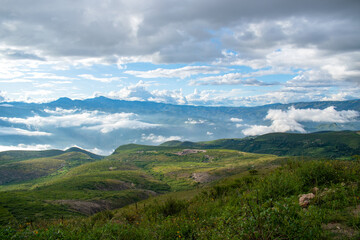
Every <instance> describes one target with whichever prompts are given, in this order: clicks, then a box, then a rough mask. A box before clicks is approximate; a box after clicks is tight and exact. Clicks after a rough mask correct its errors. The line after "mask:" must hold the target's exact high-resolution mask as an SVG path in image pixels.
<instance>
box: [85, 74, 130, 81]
mask: <svg viewBox="0 0 360 240" xmlns="http://www.w3.org/2000/svg"><path fill="white" fill-rule="evenodd" d="M78 76H79V77H81V78H83V79H86V80H93V81H98V82H103V83H110V82H113V81H121V80H122V79H124V78H125V77H102V78H100V77H95V76H93V75H91V74H80V75H78Z"/></svg>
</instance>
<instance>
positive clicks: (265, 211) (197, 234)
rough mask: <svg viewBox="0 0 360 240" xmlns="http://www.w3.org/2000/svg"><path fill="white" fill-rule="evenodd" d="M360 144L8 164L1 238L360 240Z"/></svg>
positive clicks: (326, 142)
mask: <svg viewBox="0 0 360 240" xmlns="http://www.w3.org/2000/svg"><path fill="white" fill-rule="evenodd" d="M305 136H307V138H305ZM359 137H360V135H359V134H358V133H356V132H337V133H328V132H323V133H315V134H308V135H303V134H268V135H264V136H260V137H256V138H247V139H243V140H238V139H224V140H217V141H212V142H201V143H191V142H185V143H181V142H169V143H166V144H164V145H163V146H142V145H136V144H129V145H124V146H120V147H119V148H118V149H116V150H115V152H114V153H113V154H112V155H110V156H108V157H106V158H92V157H91V156H90V155H88V154H87V153H86V152H83V151H78V150H76V149H74V150H70V151H66V152H62V153H61V154H58V155H56V156H52V157H42V158H31V159H24V160H14V161H8V162H2V163H1V164H0V173H1V174H0V181H2V183H3V185H1V186H0V226H1V227H0V239H177V238H179V239H180V238H184V239H359V238H360V186H359V182H360V158H359V156H360V155H359V151H358V150H359V146H360V144H359ZM332 144H333V145H332ZM240 148H241V149H242V148H246V149H250V150H253V151H267V152H271V153H278V154H280V155H292V154H297V155H298V156H293V157H289V156H287V157H285V156H283V157H278V156H277V155H274V154H258V153H248V152H243V151H239V150H238V149H240ZM336 149H337V150H338V152H336V151H335V150H336ZM280 150H282V151H280ZM346 151H348V154H345V153H344V152H346ZM300 152H301V154H300ZM304 152H305V153H306V154H304ZM335 153H336V154H335ZM35 155H36V154H35ZM307 155H311V156H313V157H309V156H307ZM18 156H21V154H19V155H18ZM32 156H33V155H32ZM319 156H320V157H321V158H319ZM326 157H328V159H329V158H330V157H331V158H335V157H336V158H337V159H332V160H323V159H326ZM4 183H5V184H4ZM305 194H307V195H305ZM306 198H308V199H306Z"/></svg>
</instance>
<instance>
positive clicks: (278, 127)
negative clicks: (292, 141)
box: [243, 106, 359, 135]
mask: <svg viewBox="0 0 360 240" xmlns="http://www.w3.org/2000/svg"><path fill="white" fill-rule="evenodd" d="M358 116H359V112H357V111H354V110H347V111H345V110H344V111H336V110H335V108H334V107H333V106H332V107H328V108H325V109H312V108H309V109H295V108H294V107H291V108H289V109H288V110H287V111H283V110H279V109H270V110H269V111H268V114H267V115H266V117H265V119H266V120H271V121H272V123H271V125H270V126H262V125H253V126H250V127H249V128H247V129H244V130H243V133H244V134H245V135H260V134H265V133H270V132H288V131H296V132H301V133H305V132H306V130H305V129H304V127H303V125H301V124H300V122H335V123H346V122H350V121H353V120H355V118H357V117H358Z"/></svg>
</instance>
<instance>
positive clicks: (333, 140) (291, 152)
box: [161, 131, 360, 158]
mask: <svg viewBox="0 0 360 240" xmlns="http://www.w3.org/2000/svg"><path fill="white" fill-rule="evenodd" d="M161 146H171V147H192V148H199V147H200V148H206V149H211V148H224V149H234V150H239V151H244V152H252V153H266V154H275V155H279V156H286V155H288V156H311V157H324V158H341V157H343V156H353V155H360V134H359V132H351V131H341V132H318V133H309V134H300V133H270V134H265V135H261V136H258V137H248V138H243V139H220V140H215V141H210V142H198V143H191V142H179V141H170V142H166V143H163V144H162V145H161Z"/></svg>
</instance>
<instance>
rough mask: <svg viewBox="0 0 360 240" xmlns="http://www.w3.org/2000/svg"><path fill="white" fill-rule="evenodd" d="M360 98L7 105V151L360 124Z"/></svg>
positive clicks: (104, 147)
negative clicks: (251, 103) (248, 103)
mask: <svg viewBox="0 0 360 240" xmlns="http://www.w3.org/2000/svg"><path fill="white" fill-rule="evenodd" d="M359 112H360V100H351V101H331V102H302V103H292V104H272V105H265V106H258V107H204V106H187V105H186V106H181V105H171V104H164V103H155V102H140V101H122V100H114V99H109V98H105V97H97V98H92V99H85V100H71V99H69V98H60V99H58V100H56V101H54V102H49V103H41V104H37V103H24V102H2V103H0V151H1V150H7V149H41V150H43V149H54V148H57V149H66V148H69V147H72V146H79V147H81V148H84V149H88V150H90V151H93V152H95V153H98V154H104V155H105V154H109V153H111V152H112V151H113V150H114V149H115V148H116V147H118V146H119V145H123V144H128V143H137V144H150V145H158V144H160V143H163V142H166V141H170V140H178V141H193V142H194V141H210V140H215V139H221V138H242V137H245V136H253V135H261V134H265V133H271V132H294V133H296V132H302V133H305V132H317V131H334V130H336V131H340V130H352V131H356V130H359V129H360V117H359Z"/></svg>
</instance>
